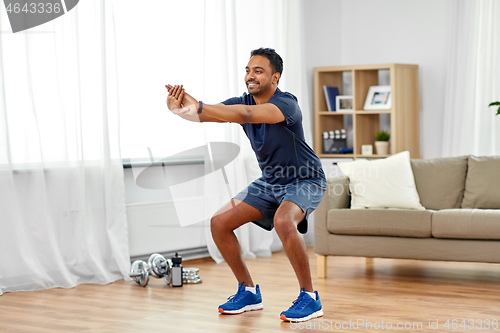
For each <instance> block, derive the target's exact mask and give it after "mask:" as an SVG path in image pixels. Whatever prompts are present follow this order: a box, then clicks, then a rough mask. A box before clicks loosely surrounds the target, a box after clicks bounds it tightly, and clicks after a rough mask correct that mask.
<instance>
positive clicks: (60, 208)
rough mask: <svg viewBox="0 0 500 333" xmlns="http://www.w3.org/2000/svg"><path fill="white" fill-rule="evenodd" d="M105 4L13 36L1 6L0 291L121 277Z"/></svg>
mask: <svg viewBox="0 0 500 333" xmlns="http://www.w3.org/2000/svg"><path fill="white" fill-rule="evenodd" d="M110 5H111V3H110V2H108V1H106V2H104V1H100V0H86V1H81V2H80V3H79V4H78V5H77V6H76V7H75V9H73V10H72V11H70V12H68V13H67V14H65V15H64V16H62V17H60V18H58V19H56V20H54V21H51V22H49V23H46V24H44V25H41V26H39V27H36V28H33V29H30V30H28V31H27V32H21V33H16V34H11V33H5V32H6V31H8V30H10V27H9V26H8V20H7V19H6V16H5V13H4V12H5V11H0V12H1V14H2V17H1V21H0V23H1V30H2V31H3V32H4V33H1V34H0V189H1V190H0V294H1V293H2V292H7V291H21V290H39V289H46V288H52V287H65V288H68V287H74V286H76V285H78V284H81V283H100V284H104V283H110V282H113V281H116V280H119V279H122V278H124V277H126V276H127V274H128V269H129V267H130V258H129V252H128V235H127V224H126V217H125V202H124V186H123V168H122V161H121V156H120V148H119V147H120V142H119V137H120V136H119V112H118V111H119V104H118V99H117V98H116V96H117V80H116V68H115V67H114V63H115V58H114V31H113V17H112V10H111V8H110Z"/></svg>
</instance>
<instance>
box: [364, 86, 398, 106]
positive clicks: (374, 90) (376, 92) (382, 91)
mask: <svg viewBox="0 0 500 333" xmlns="http://www.w3.org/2000/svg"><path fill="white" fill-rule="evenodd" d="M391 95H392V94H391V86H371V87H370V88H369V89H368V94H367V95H366V100H365V105H364V107H363V109H364V110H390V109H391V104H392V103H391V100H392V98H391V97H392V96H391Z"/></svg>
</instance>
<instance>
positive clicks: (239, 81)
mask: <svg viewBox="0 0 500 333" xmlns="http://www.w3.org/2000/svg"><path fill="white" fill-rule="evenodd" d="M299 8H300V2H299V1H298V0H293V1H281V0H273V1H265V0H260V1H252V2H249V1H236V0H207V1H205V13H204V20H205V21H204V27H205V29H204V36H205V38H204V47H203V52H204V72H203V81H204V89H205V91H204V96H206V98H207V99H209V101H208V102H209V103H218V102H221V101H223V100H225V99H227V98H229V97H233V96H241V94H242V93H243V92H245V91H246V86H245V83H244V75H245V66H246V65H247V63H248V60H249V58H250V51H251V50H253V49H257V48H259V47H270V48H274V49H275V50H276V51H277V52H278V54H280V55H281V57H282V58H283V61H284V72H283V75H282V78H281V79H280V83H279V88H280V89H281V90H284V91H287V90H288V89H289V90H288V91H290V92H291V93H293V94H295V95H296V96H297V97H298V98H299V103H300V105H303V106H305V105H308V100H307V98H304V99H302V97H303V96H305V93H306V89H305V88H304V87H305V85H306V84H307V82H305V81H304V80H303V78H304V70H305V67H304V66H302V63H301V62H302V53H303V49H302V47H301V45H302V29H301V19H300V18H301V15H300V9H299ZM249 13H255V15H249ZM214 78H217V79H220V78H222V79H221V80H219V81H218V83H219V84H213V83H214ZM305 118H307V117H305ZM306 125H307V120H306ZM204 130H205V139H206V141H207V142H213V141H225V142H232V143H235V144H237V145H239V146H240V149H241V151H240V155H239V156H238V157H237V158H236V159H235V160H234V161H233V162H232V163H230V164H228V165H227V166H226V167H225V168H224V169H225V170H224V172H226V175H227V179H228V181H229V187H230V192H231V193H227V192H228V191H227V189H226V185H225V183H224V175H223V174H222V170H217V171H216V173H217V174H215V175H213V176H212V177H206V179H205V184H204V185H205V186H204V188H205V202H206V208H205V209H206V210H207V213H208V215H210V214H213V213H214V212H215V210H216V209H217V207H221V206H222V205H223V204H225V203H226V202H228V201H229V198H230V195H232V196H234V195H235V194H236V193H238V192H239V191H240V190H242V189H244V188H245V187H246V186H247V185H248V184H249V183H250V182H251V181H253V180H255V179H256V178H258V177H260V169H259V167H258V164H257V160H256V158H255V154H254V152H253V151H252V149H251V147H250V143H249V141H248V138H247V137H246V135H245V134H244V132H243V130H242V129H241V126H240V125H237V124H210V123H205V124H204ZM211 159H213V156H208V155H207V159H206V161H205V165H206V167H207V168H210V167H211V163H212V160H211ZM216 193H217V195H215V194H216ZM206 225H207V244H208V249H209V252H210V255H211V256H212V258H213V259H214V260H215V261H216V262H221V261H223V258H222V256H221V254H220V253H219V251H218V250H217V247H216V246H215V243H214V242H213V239H212V236H211V233H210V229H209V227H208V226H209V224H208V223H207V224H206ZM235 234H236V236H237V237H238V240H239V242H240V245H241V249H242V253H243V256H244V257H246V258H255V257H256V256H270V255H271V252H272V251H275V250H278V249H280V248H281V242H280V240H279V238H278V236H277V235H276V232H275V231H274V230H273V231H272V232H268V231H265V230H263V229H262V228H260V227H257V226H256V225H254V224H252V223H248V224H246V225H244V226H242V227H240V228H238V229H237V230H236V231H235Z"/></svg>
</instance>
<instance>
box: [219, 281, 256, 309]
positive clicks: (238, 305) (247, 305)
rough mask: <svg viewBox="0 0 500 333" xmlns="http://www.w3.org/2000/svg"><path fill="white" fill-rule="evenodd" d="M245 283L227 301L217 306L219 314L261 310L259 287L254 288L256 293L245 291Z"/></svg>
mask: <svg viewBox="0 0 500 333" xmlns="http://www.w3.org/2000/svg"><path fill="white" fill-rule="evenodd" d="M245 287H246V283H245V281H243V282H242V283H241V284H240V285H239V287H238V292H237V293H236V294H234V295H233V296H230V297H229V298H228V301H227V302H226V303H224V304H222V305H221V306H219V312H220V313H225V314H238V313H243V312H245V311H252V310H262V308H264V306H263V305H262V297H261V295H260V288H259V285H256V286H255V289H256V290H257V293H256V294H254V293H253V292H251V291H248V290H245Z"/></svg>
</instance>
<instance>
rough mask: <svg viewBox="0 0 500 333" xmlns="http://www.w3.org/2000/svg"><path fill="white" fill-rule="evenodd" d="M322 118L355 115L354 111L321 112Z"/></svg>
mask: <svg viewBox="0 0 500 333" xmlns="http://www.w3.org/2000/svg"><path fill="white" fill-rule="evenodd" d="M318 113H319V114H320V115H321V116H339V115H345V114H354V111H319V112H318Z"/></svg>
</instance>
